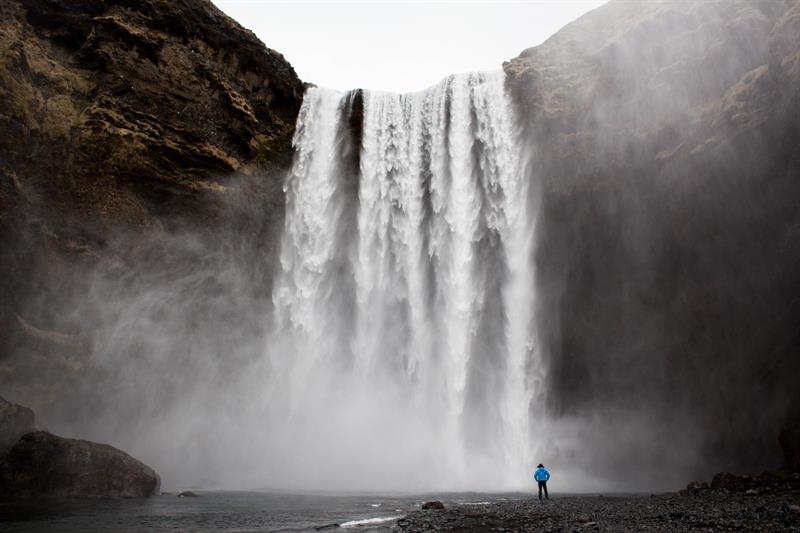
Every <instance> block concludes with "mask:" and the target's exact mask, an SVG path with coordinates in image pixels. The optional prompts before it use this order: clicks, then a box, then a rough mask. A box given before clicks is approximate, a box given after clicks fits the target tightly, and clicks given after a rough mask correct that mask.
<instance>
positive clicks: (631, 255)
mask: <svg viewBox="0 0 800 533" xmlns="http://www.w3.org/2000/svg"><path fill="white" fill-rule="evenodd" d="M504 68H505V70H506V72H507V74H508V76H509V87H510V89H511V90H512V91H513V93H514V95H515V99H516V101H517V103H518V105H519V109H520V113H521V117H522V119H523V127H524V130H525V135H526V137H527V146H528V147H529V149H530V151H531V153H530V156H531V157H530V165H529V169H528V170H529V172H530V175H531V179H532V180H533V181H534V183H538V184H540V186H541V188H540V192H541V198H540V200H539V205H540V211H539V221H538V225H537V229H536V230H537V233H538V239H539V240H538V243H539V244H538V250H537V252H536V257H535V261H536V265H537V285H538V309H539V317H538V320H539V323H540V326H541V332H542V338H541V339H540V349H541V351H542V354H543V355H544V357H545V358H546V359H547V361H548V364H549V368H550V374H549V379H550V386H549V392H548V395H547V399H546V400H547V402H548V405H549V408H550V411H551V412H552V413H554V414H556V415H557V416H559V417H569V416H578V417H583V418H582V420H583V421H586V420H588V421H589V422H588V423H585V424H583V425H582V426H581V429H580V430H579V431H578V433H577V435H575V436H576V437H577V439H576V441H575V442H583V443H584V444H583V445H578V446H579V451H578V452H576V453H573V454H572V455H570V454H569V453H565V454H563V455H564V457H566V458H568V460H569V462H570V463H572V464H577V465H580V467H581V468H583V469H585V470H586V471H589V472H595V473H597V474H599V475H603V476H609V477H610V478H613V477H616V478H620V477H628V478H630V479H632V480H634V481H635V480H637V479H639V480H640V481H641V483H642V484H643V485H646V484H647V483H648V482H649V483H652V482H653V480H657V481H659V482H661V483H666V484H670V483H677V482H679V480H678V479H672V478H671V477H670V476H671V475H674V474H675V473H678V472H682V473H684V475H685V472H687V471H692V470H694V471H695V472H697V473H698V474H703V475H705V476H708V475H710V473H711V472H713V471H715V470H721V469H738V470H740V471H753V470H755V469H758V468H770V467H775V466H778V465H779V464H780V463H781V454H780V447H779V446H778V443H777V436H778V433H779V430H780V428H781V427H782V426H783V424H785V423H786V421H787V419H791V418H792V417H796V414H795V413H796V412H797V409H798V407H800V405H799V404H798V396H797V394H796V392H794V391H797V390H798V386H800V382H799V381H798V380H799V379H800V377H799V376H800V372H799V371H800V357H798V356H799V355H800V333H799V332H800V330H798V328H797V323H798V320H800V232H799V231H798V229H799V228H800V211H798V209H797V202H798V199H800V180H798V176H800V142H798V141H799V140H800V135H798V134H799V133H800V92H798V87H800V3H798V2H796V1H781V2H772V1H764V2H736V1H733V2H692V3H686V2H674V3H669V2H666V3H665V2H653V3H643V2H614V1H612V2H610V3H609V4H607V5H605V6H603V7H601V8H599V9H597V10H595V11H594V12H591V13H589V14H587V15H585V16H584V17H582V18H581V19H579V20H578V21H576V22H574V23H572V24H570V25H568V26H566V27H565V28H564V29H563V30H561V31H560V32H559V33H558V34H556V35H555V36H554V37H552V38H551V39H549V40H548V41H547V42H545V43H544V44H543V45H541V46H539V47H536V48H532V49H529V50H526V51H524V52H523V53H522V54H521V55H520V56H519V57H517V58H515V59H513V60H511V61H510V62H508V63H506V64H505V65H504ZM553 449H554V453H557V452H558V447H557V445H556V444H554V446H553ZM561 451H563V450H561ZM643 465H650V466H651V467H650V468H648V467H643ZM654 471H655V472H658V473H659V475H658V476H654V475H653V474H654ZM648 479H649V481H648ZM651 486H652V485H651Z"/></svg>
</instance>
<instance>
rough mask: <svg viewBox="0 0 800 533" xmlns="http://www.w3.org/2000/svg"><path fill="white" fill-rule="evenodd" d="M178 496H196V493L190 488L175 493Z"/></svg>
mask: <svg viewBox="0 0 800 533" xmlns="http://www.w3.org/2000/svg"><path fill="white" fill-rule="evenodd" d="M177 496H178V498H197V494H195V493H194V492H192V491H190V490H183V491H181V492H179V493H178V494H177Z"/></svg>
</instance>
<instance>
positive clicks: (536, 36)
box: [213, 0, 604, 92]
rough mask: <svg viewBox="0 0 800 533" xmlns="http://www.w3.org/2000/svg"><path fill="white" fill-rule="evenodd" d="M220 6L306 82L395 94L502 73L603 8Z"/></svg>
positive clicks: (553, 4)
mask: <svg viewBox="0 0 800 533" xmlns="http://www.w3.org/2000/svg"><path fill="white" fill-rule="evenodd" d="M213 1H214V3H215V4H216V5H217V6H218V7H219V8H220V9H222V10H223V11H224V12H225V13H227V14H228V15H229V16H231V17H233V18H234V19H236V20H237V21H238V22H239V23H240V24H241V25H242V26H244V27H245V28H248V29H250V30H253V31H254V32H255V33H256V35H258V37H259V38H260V39H261V40H262V41H264V43H265V44H266V45H267V46H268V47H270V48H273V49H275V50H277V51H278V52H281V53H282V54H283V55H284V56H285V57H286V59H288V60H289V62H290V63H291V64H292V66H294V68H295V70H296V71H297V74H298V75H299V76H300V78H301V79H302V80H303V81H308V82H312V83H315V84H317V85H324V86H327V87H332V88H335V89H353V88H366V89H383V90H389V91H398V92H407V91H416V90H420V89H424V88H425V87H428V86H430V85H433V84H435V83H436V82H438V81H439V80H440V79H442V78H443V77H445V76H447V75H448V74H451V73H454V72H467V71H478V70H495V69H499V68H501V65H502V63H503V61H505V60H507V59H511V58H512V57H515V56H517V55H518V54H519V53H520V52H521V51H522V50H524V49H525V48H528V47H531V46H535V45H537V44H540V43H542V42H543V41H544V40H545V39H547V38H548V37H549V36H550V35H552V34H553V33H555V32H556V31H558V30H559V29H560V28H561V27H562V26H564V25H565V24H567V23H568V22H570V21H572V20H574V19H576V18H577V17H579V16H580V15H582V14H583V13H586V12H587V11H589V10H591V9H594V8H595V7H597V6H599V5H601V4H602V3H604V2H603V1H602V0H567V1H561V2H557V1H554V0H546V1H545V0H540V1H530V2H444V1H440V2H405V3H400V2H349V3H343V2H291V3H290V2H270V1H266V0H213Z"/></svg>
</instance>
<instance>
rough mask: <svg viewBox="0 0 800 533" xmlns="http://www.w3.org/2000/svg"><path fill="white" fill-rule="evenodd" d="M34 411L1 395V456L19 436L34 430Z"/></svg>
mask: <svg viewBox="0 0 800 533" xmlns="http://www.w3.org/2000/svg"><path fill="white" fill-rule="evenodd" d="M34 418H35V417H34V414H33V411H31V410H30V409H28V408H27V407H23V406H21V405H17V404H15V403H11V402H9V401H6V400H5V399H4V398H3V397H2V396H0V456H1V455H3V454H4V453H6V452H7V451H8V450H9V449H10V448H11V447H12V446H13V445H14V444H15V443H16V442H17V441H18V440H19V438H20V437H21V436H22V435H24V434H25V433H28V432H30V431H33V421H34Z"/></svg>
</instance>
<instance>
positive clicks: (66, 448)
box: [0, 431, 161, 499]
mask: <svg viewBox="0 0 800 533" xmlns="http://www.w3.org/2000/svg"><path fill="white" fill-rule="evenodd" d="M160 485H161V480H160V479H159V477H158V474H156V472H155V471H154V470H153V469H152V468H150V467H149V466H147V465H145V464H144V463H142V462H140V461H138V460H136V459H134V458H133V457H131V456H130V455H128V454H127V453H125V452H123V451H120V450H118V449H116V448H114V447H113V446H109V445H107V444H98V443H95V442H89V441H85V440H77V439H65V438H62V437H58V436H56V435H52V434H50V433H48V432H46V431H34V432H32V433H27V434H25V435H23V436H22V438H20V440H19V441H18V442H17V443H16V444H15V445H14V446H13V447H12V448H11V450H10V451H9V452H8V454H7V455H6V456H5V457H4V458H3V460H2V461H1V462H0V499H9V498H30V497H40V496H58V497H69V498H145V497H148V496H151V495H153V494H157V493H158V489H159V487H160Z"/></svg>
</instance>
